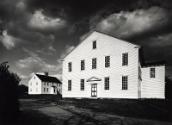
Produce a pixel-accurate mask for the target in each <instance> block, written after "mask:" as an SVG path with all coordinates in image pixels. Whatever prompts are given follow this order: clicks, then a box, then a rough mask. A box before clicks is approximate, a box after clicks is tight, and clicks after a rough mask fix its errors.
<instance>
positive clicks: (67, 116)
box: [17, 98, 172, 125]
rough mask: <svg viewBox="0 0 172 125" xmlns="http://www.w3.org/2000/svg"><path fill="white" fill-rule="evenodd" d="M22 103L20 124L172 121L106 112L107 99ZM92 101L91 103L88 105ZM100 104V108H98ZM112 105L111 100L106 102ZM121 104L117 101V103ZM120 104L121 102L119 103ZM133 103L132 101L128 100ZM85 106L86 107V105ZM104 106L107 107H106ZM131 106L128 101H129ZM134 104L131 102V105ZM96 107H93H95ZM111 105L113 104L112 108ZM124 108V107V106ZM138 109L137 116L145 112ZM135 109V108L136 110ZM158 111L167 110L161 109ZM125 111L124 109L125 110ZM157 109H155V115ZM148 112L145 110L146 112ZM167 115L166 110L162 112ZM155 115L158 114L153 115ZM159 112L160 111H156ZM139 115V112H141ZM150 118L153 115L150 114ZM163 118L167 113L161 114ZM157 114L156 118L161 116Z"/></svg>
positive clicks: (157, 124)
mask: <svg viewBox="0 0 172 125" xmlns="http://www.w3.org/2000/svg"><path fill="white" fill-rule="evenodd" d="M20 102H21V116H20V118H19V120H18V123H17V125H171V124H172V122H170V121H168V120H164V119H155V118H154V117H153V119H151V118H146V119H145V118H143V117H139V118H137V117H130V116H125V115H122V114H121V115H119V114H120V113H119V112H122V111H120V110H117V109H115V111H117V113H115V112H114V111H112V112H104V110H106V108H104V107H103V104H102V103H103V102H104V100H100V101H95V100H67V101H66V100H62V101H60V102H58V103H57V101H52V100H51V101H49V100H47V99H40V98H39V99H38V98H27V99H20ZM88 102H90V103H88ZM93 102H99V103H100V105H97V103H93ZM105 102H106V103H109V102H108V101H105ZM117 102H118V101H117ZM120 102H121V101H120ZM129 102H130V101H129ZM84 103H86V104H85V106H84V105H83V104H84ZM106 103H105V106H107V104H106ZM127 103H128V101H127ZM130 103H131V102H130ZM90 104H92V107H97V106H98V107H97V109H99V108H100V107H99V106H102V111H101V110H99V111H98V110H96V108H95V109H92V108H90V107H89V106H90ZM93 104H94V105H96V106H94V105H93ZM117 104H118V103H116V106H115V105H114V106H113V107H112V105H111V107H107V109H110V110H111V109H113V110H114V107H118V106H119V105H117ZM128 105H129V106H128V107H126V109H127V110H128V111H131V109H128V108H130V104H129V103H128ZM109 106H110V105H109ZM121 106H123V105H121ZM134 108H136V110H137V111H133V113H129V114H134V113H136V112H140V111H142V109H140V110H139V109H138V107H136V106H135V107H134ZM134 108H133V109H134ZM154 108H156V109H157V110H164V109H158V108H157V107H154ZM119 109H120V108H119ZM126 109H124V110H126ZM153 111H154V110H152V112H153ZM147 112H148V111H145V113H147ZM162 112H166V111H162ZM153 113H156V112H153ZM157 113H158V111H157ZM138 115H139V113H138ZM147 115H148V116H150V114H147ZM159 115H161V116H162V115H164V114H159ZM159 115H157V118H158V117H159Z"/></svg>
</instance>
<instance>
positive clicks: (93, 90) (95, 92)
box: [91, 83, 97, 97]
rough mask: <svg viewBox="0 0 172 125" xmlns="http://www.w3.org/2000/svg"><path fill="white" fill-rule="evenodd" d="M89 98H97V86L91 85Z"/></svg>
mask: <svg viewBox="0 0 172 125" xmlns="http://www.w3.org/2000/svg"><path fill="white" fill-rule="evenodd" d="M91 97H97V84H96V83H94V84H91Z"/></svg>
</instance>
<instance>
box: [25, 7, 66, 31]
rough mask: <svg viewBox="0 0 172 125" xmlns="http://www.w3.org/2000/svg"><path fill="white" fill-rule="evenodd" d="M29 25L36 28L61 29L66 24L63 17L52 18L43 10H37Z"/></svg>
mask: <svg viewBox="0 0 172 125" xmlns="http://www.w3.org/2000/svg"><path fill="white" fill-rule="evenodd" d="M28 25H29V26H30V27H32V28H36V29H60V28H63V27H65V26H66V21H65V20H63V19H62V18H52V17H48V16H46V15H44V14H43V10H37V11H35V12H34V14H33V15H32V16H31V18H30V21H29V23H28Z"/></svg>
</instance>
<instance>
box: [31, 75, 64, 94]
mask: <svg viewBox="0 0 172 125" xmlns="http://www.w3.org/2000/svg"><path fill="white" fill-rule="evenodd" d="M28 93H29V94H61V93H62V83H61V82H60V80H58V79H57V78H56V77H52V76H48V73H45V74H44V75H41V74H34V75H33V76H32V78H31V79H30V80H29V82H28Z"/></svg>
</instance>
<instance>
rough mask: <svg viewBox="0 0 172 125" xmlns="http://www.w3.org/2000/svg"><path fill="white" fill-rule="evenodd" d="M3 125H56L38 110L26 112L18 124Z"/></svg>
mask: <svg viewBox="0 0 172 125" xmlns="http://www.w3.org/2000/svg"><path fill="white" fill-rule="evenodd" d="M3 125H54V124H53V123H52V122H51V119H50V118H49V117H48V116H46V115H45V114H42V113H40V112H39V111H36V110H24V111H22V112H21V114H20V117H19V119H18V121H17V122H16V123H11V122H10V121H9V122H8V123H3Z"/></svg>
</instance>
